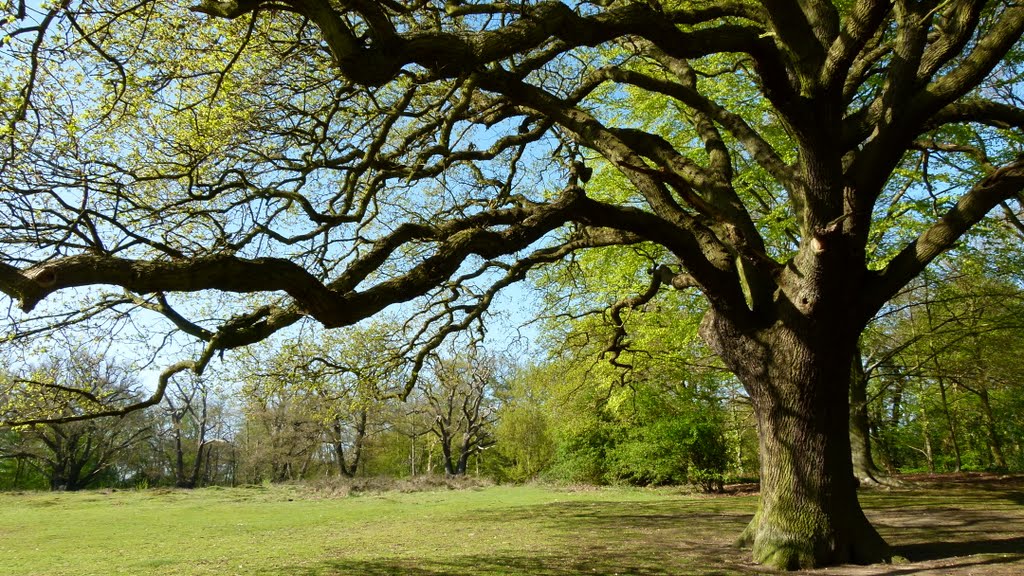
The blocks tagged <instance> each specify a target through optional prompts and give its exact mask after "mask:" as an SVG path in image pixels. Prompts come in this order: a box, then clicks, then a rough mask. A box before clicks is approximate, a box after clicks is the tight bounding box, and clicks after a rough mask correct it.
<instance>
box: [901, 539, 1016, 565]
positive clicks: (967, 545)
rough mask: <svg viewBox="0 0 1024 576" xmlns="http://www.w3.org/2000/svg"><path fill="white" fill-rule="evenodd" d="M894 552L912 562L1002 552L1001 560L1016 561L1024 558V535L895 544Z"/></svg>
mask: <svg viewBox="0 0 1024 576" xmlns="http://www.w3.org/2000/svg"><path fill="white" fill-rule="evenodd" d="M893 551H894V553H896V554H898V555H900V556H903V557H905V558H906V559H908V560H910V561H911V562H924V561H928V560H939V559H942V558H952V557H958V556H974V555H977V554H1001V555H1003V556H1002V557H1001V558H997V559H995V560H1000V561H1004V562H1014V561H1017V560H1024V536H1018V537H1016V538H991V539H979V540H973V541H960V542H922V543H919V544H904V545H902V546H894V547H893Z"/></svg>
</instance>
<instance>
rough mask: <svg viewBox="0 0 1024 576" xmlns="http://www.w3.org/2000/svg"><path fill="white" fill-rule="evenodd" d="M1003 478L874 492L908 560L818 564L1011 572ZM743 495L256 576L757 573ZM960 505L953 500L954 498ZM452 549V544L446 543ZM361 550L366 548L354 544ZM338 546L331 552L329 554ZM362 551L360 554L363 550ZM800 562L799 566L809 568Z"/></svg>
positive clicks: (1018, 529)
mask: <svg viewBox="0 0 1024 576" xmlns="http://www.w3.org/2000/svg"><path fill="white" fill-rule="evenodd" d="M1019 486H1020V484H1019V483H1017V484H1014V485H1013V486H985V487H982V489H981V490H973V489H971V487H961V488H960V489H956V488H952V489H950V488H947V487H940V488H931V489H924V490H917V491H915V490H907V491H901V492H892V493H885V494H876V495H873V496H872V497H871V498H870V499H869V502H870V503H869V504H868V509H869V514H870V516H871V519H872V521H873V522H874V523H875V524H876V526H878V528H879V529H880V531H881V532H882V533H883V536H884V537H886V539H887V540H888V541H889V542H890V543H891V544H892V545H893V552H894V554H896V555H899V556H903V557H905V558H907V559H908V560H909V561H911V562H912V563H913V564H903V565H890V566H885V565H876V566H870V567H863V568H864V570H858V571H855V572H844V567H837V568H833V569H831V570H829V571H828V573H830V574H844V573H853V574H865V575H870V576H910V575H913V574H921V573H927V574H929V575H935V574H943V575H945V574H962V575H965V574H973V573H977V574H986V575H988V574H993V575H994V574H998V575H1006V574H1018V573H1024V570H1022V571H1018V570H1017V568H1018V567H1019V566H1021V567H1024V536H1021V533H1022V532H1024V514H1022V513H1021V511H1020V510H1016V509H1008V508H1007V506H1006V501H1007V500H1010V501H1013V499H1014V496H1013V493H1019V492H1017V490H1016V489H1018V488H1019ZM755 506H756V503H755V500H754V499H752V498H751V499H734V498H709V499H697V500H684V499H680V500H664V501H658V502H622V501H615V500H612V501H586V502H574V501H562V502H554V503H548V504H544V505H534V506H521V507H516V508H503V509H496V510H492V511H484V512H479V511H476V512H474V513H473V514H471V515H468V516H467V517H466V518H463V519H459V520H456V521H455V523H454V524H450V525H448V527H449V528H455V529H458V528H461V529H462V530H460V533H464V534H466V537H467V538H468V537H469V535H470V533H471V532H472V531H473V528H474V527H475V526H480V525H489V526H491V527H492V529H497V530H502V529H511V528H509V527H512V526H516V527H517V529H520V530H522V529H523V527H527V530H529V531H531V533H530V534H511V536H512V538H513V540H516V539H517V538H519V540H518V543H517V544H513V546H518V547H519V548H513V549H511V550H510V549H509V548H508V547H505V548H503V549H501V548H495V549H494V550H493V551H491V550H487V548H486V545H483V544H481V546H479V547H476V548H472V547H470V548H469V549H466V548H465V547H463V548H462V552H458V551H456V550H454V549H453V550H448V549H446V548H444V547H443V545H442V548H439V549H438V550H437V551H436V553H432V554H429V555H427V557H414V556H413V555H411V554H410V555H407V556H403V555H401V554H399V555H397V556H396V555H393V553H392V554H391V555H388V556H381V557H377V558H364V559H353V558H345V557H335V558H333V559H329V560H323V561H321V562H319V563H317V564H315V565H306V566H289V567H280V568H276V569H268V570H265V571H262V572H260V573H259V574H260V575H261V576H286V575H288V576H290V575H297V576H357V575H358V576H384V575H407V576H440V575H463V574H466V575H482V576H499V575H503V576H510V575H530V576H556V575H558V576H561V575H575V574H592V575H598V576H613V575H627V574H629V575H634V576H668V575H693V576H748V575H751V574H765V573H766V571H765V570H764V569H763V568H762V567H759V566H755V565H753V564H751V563H750V551H749V550H740V549H737V548H735V547H734V546H733V545H732V544H733V542H734V540H735V538H736V537H737V535H738V534H739V533H740V532H741V531H742V530H743V528H744V527H745V526H746V524H747V523H748V522H749V521H750V519H751V517H752V513H753V509H754V507H755ZM961 506H963V507H962V508H961ZM453 548H455V547H453ZM362 552H369V551H362ZM344 553H345V552H344V549H343V548H342V549H340V550H339V556H341V555H343V554H344ZM371 553H372V552H371ZM818 572H819V571H811V572H810V573H818Z"/></svg>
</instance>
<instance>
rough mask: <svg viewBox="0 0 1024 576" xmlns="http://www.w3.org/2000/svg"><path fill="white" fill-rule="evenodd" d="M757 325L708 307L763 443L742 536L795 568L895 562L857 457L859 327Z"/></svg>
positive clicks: (711, 332) (718, 347) (712, 331)
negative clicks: (854, 397) (738, 322)
mask: <svg viewBox="0 0 1024 576" xmlns="http://www.w3.org/2000/svg"><path fill="white" fill-rule="evenodd" d="M809 332H811V330H810V329H807V331H806V332H804V333H796V332H795V331H794V330H793V329H792V328H790V327H787V326H786V325H784V324H783V323H781V322H779V323H776V324H775V325H773V326H771V327H768V328H761V329H759V330H757V331H756V332H753V333H743V332H740V331H739V330H737V329H736V328H735V327H734V326H733V325H732V324H731V323H729V322H728V321H727V320H726V319H724V318H723V317H721V316H719V315H718V314H715V313H714V312H709V313H708V316H707V317H706V318H705V321H704V324H703V326H702V334H703V336H704V338H705V339H706V340H707V341H708V343H709V344H711V346H712V347H713V348H714V349H715V351H716V352H717V353H718V354H719V355H720V357H721V358H722V359H723V360H724V361H725V363H726V365H727V366H728V367H729V368H730V369H731V370H732V371H733V372H734V373H735V374H736V376H737V377H738V378H739V380H740V381H741V382H742V383H743V385H744V387H745V388H746V389H747V392H748V393H749V394H750V397H751V401H752V403H753V406H754V411H755V415H756V417H757V428H758V435H759V439H760V449H761V499H760V502H759V504H758V510H757V513H756V514H755V516H754V519H753V520H752V521H751V523H750V525H749V526H748V527H747V529H746V530H745V531H744V532H743V534H742V535H741V536H740V542H739V543H740V544H741V545H750V546H752V547H753V557H754V561H755V562H757V563H760V564H765V565H768V566H772V567H775V568H779V569H787V570H794V569H799V568H809V567H814V566H823V565H832V564H843V563H849V562H854V563H861V564H863V563H873V562H880V561H885V560H888V558H889V557H890V554H889V549H888V546H887V545H886V543H885V542H884V541H883V540H882V538H881V536H879V535H878V532H877V531H876V530H875V529H874V527H873V526H871V524H870V523H869V522H868V520H867V518H866V517H865V516H864V513H863V511H862V510H861V508H860V503H859V502H858V501H857V482H856V480H855V479H854V476H853V463H852V459H851V457H850V436H849V434H850V427H849V418H850V409H849V384H850V366H851V363H852V362H853V356H854V350H855V346H856V336H857V334H856V331H855V330H843V329H842V328H841V327H840V326H829V327H826V328H822V329H819V330H817V331H815V332H814V333H809Z"/></svg>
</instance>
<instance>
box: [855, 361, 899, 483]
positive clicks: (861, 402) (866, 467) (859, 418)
mask: <svg viewBox="0 0 1024 576" xmlns="http://www.w3.org/2000/svg"><path fill="white" fill-rule="evenodd" d="M850 452H851V456H852V458H853V475H854V477H855V478H856V479H857V481H858V482H859V483H860V485H861V486H894V485H897V484H898V482H897V481H896V480H895V479H893V478H889V477H888V476H886V475H885V474H883V473H882V471H881V470H879V468H878V466H876V465H875V460H874V458H872V456H871V425H870V420H869V419H868V375H867V374H866V373H865V372H864V365H863V362H862V360H861V356H860V349H859V348H858V349H857V350H856V351H855V353H854V358H853V370H852V372H851V374H850Z"/></svg>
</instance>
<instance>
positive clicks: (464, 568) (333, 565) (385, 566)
mask: <svg viewBox="0 0 1024 576" xmlns="http://www.w3.org/2000/svg"><path fill="white" fill-rule="evenodd" d="M763 573H764V571H763V570H756V569H754V568H746V569H742V568H736V567H720V568H714V567H709V566H693V567H691V568H689V569H686V568H684V569H680V568H678V567H673V568H662V567H651V566H638V565H633V564H630V563H628V562H621V563H620V562H615V561H614V560H613V559H594V558H572V557H568V556H557V555H556V556H551V555H546V556H545V557H543V558H529V557H525V556H463V557H459V558H456V559H451V560H449V561H444V562H439V561H432V562H426V563H423V562H416V561H413V560H385V559H380V560H332V561H327V562H324V563H322V564H321V565H319V566H314V567H302V568H293V567H289V568H283V569H280V570H278V571H268V572H260V575H261V576H285V575H288V576H391V575H402V576H442V575H444V576H450V575H477V574H480V575H499V574H500V575H505V576H511V575H517V576H519V575H522V576H526V575H529V576H565V575H567V574H588V575H594V576H625V575H630V576H668V575H679V574H689V575H695V576H696V575H700V576H748V575H750V574H763Z"/></svg>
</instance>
